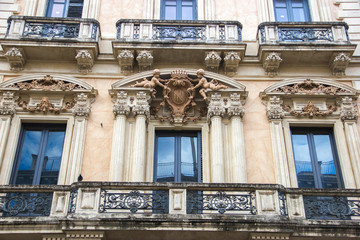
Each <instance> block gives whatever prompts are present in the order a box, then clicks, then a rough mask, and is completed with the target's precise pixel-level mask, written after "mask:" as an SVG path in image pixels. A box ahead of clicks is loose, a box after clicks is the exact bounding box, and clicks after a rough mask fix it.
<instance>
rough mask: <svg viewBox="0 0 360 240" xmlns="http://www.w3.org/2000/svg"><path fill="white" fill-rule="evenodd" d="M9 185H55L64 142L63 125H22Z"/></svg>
mask: <svg viewBox="0 0 360 240" xmlns="http://www.w3.org/2000/svg"><path fill="white" fill-rule="evenodd" d="M21 132H22V133H21V135H20V139H19V145H18V150H17V153H16V159H15V165H14V170H13V174H12V178H11V179H12V180H11V182H12V183H13V184H57V179H58V175H59V170H60V164H61V157H62V151H63V145H64V138H65V125H59V124H46V125H44V124H42V125H37V124H24V125H23V127H22V131H21Z"/></svg>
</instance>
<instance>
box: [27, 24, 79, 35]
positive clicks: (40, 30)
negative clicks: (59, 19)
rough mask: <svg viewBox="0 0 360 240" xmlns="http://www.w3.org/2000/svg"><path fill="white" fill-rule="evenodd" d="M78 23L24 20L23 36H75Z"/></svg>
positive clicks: (77, 31)
mask: <svg viewBox="0 0 360 240" xmlns="http://www.w3.org/2000/svg"><path fill="white" fill-rule="evenodd" d="M79 27H80V24H63V23H35V22H26V23H25V29H24V33H23V36H24V37H48V38H77V37H78V36H79Z"/></svg>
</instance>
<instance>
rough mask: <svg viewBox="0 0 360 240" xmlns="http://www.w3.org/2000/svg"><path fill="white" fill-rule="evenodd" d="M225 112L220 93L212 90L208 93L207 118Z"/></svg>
mask: <svg viewBox="0 0 360 240" xmlns="http://www.w3.org/2000/svg"><path fill="white" fill-rule="evenodd" d="M225 112H226V109H225V104H224V102H223V99H222V97H221V94H220V93H217V92H214V93H211V94H210V97H209V106H208V119H209V120H210V118H211V117H214V116H221V117H222V116H223V115H224V114H225Z"/></svg>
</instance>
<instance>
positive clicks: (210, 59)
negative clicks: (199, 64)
mask: <svg viewBox="0 0 360 240" xmlns="http://www.w3.org/2000/svg"><path fill="white" fill-rule="evenodd" d="M220 61H221V57H220V52H215V51H211V52H207V53H206V56H205V66H206V69H207V70H209V71H213V72H218V70H219V65H220Z"/></svg>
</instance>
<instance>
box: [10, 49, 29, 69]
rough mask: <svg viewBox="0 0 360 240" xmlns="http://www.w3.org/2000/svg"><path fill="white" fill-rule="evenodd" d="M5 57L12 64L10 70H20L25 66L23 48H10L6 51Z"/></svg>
mask: <svg viewBox="0 0 360 240" xmlns="http://www.w3.org/2000/svg"><path fill="white" fill-rule="evenodd" d="M5 57H6V59H7V61H8V62H9V64H10V70H11V71H14V72H20V71H22V70H23V69H24V66H25V62H26V59H25V56H24V54H23V51H22V49H19V48H10V49H9V50H7V51H6V53H5Z"/></svg>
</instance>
